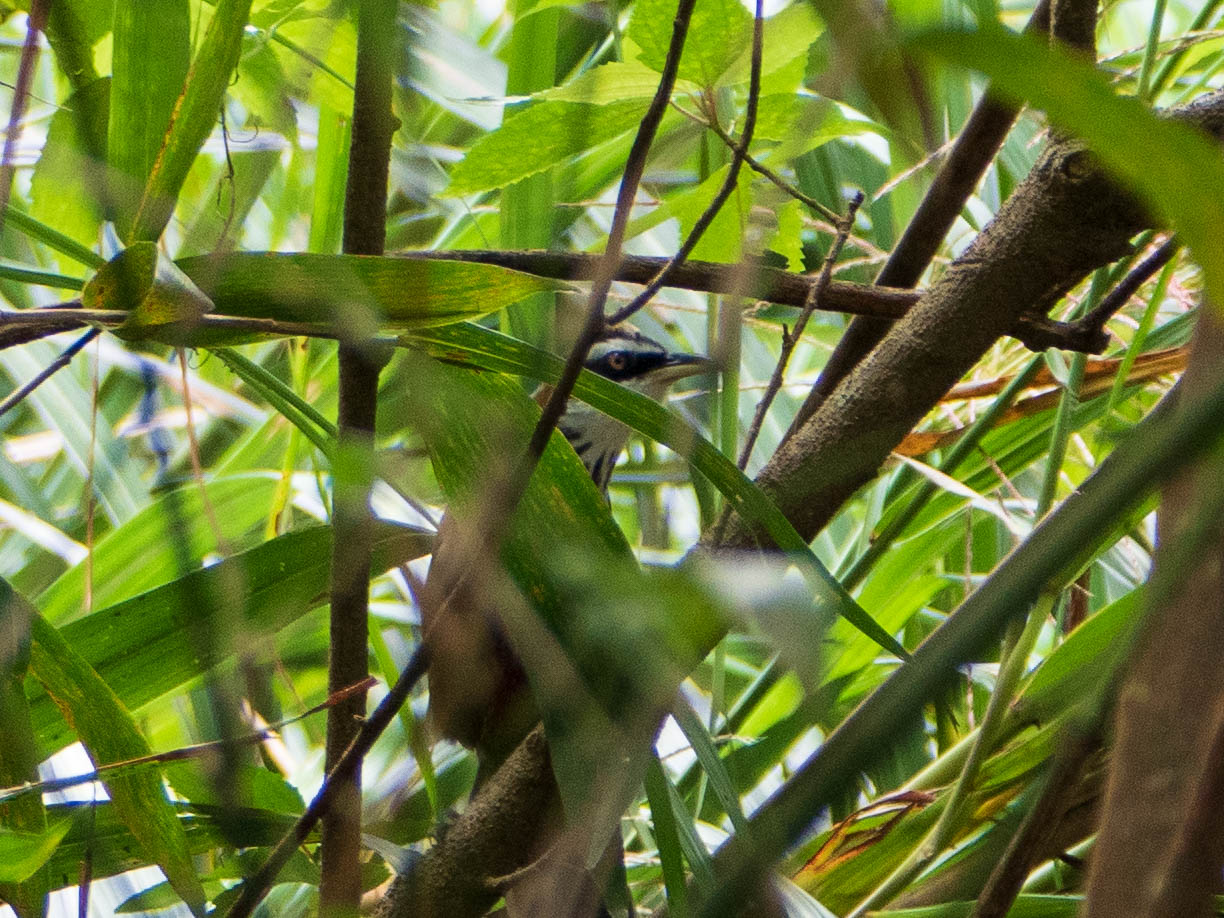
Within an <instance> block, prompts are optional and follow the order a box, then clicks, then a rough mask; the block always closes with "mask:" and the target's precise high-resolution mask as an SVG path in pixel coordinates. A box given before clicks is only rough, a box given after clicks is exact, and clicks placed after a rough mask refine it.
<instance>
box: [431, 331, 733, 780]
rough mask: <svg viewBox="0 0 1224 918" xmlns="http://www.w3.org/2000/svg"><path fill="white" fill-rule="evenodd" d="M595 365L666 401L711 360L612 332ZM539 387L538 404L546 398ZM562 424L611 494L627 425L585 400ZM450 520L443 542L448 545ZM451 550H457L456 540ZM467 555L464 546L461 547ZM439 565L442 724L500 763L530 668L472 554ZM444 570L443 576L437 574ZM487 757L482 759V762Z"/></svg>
mask: <svg viewBox="0 0 1224 918" xmlns="http://www.w3.org/2000/svg"><path fill="white" fill-rule="evenodd" d="M585 366H586V368H587V369H588V370H591V371H592V372H595V373H598V374H599V375H601V376H604V377H606V378H608V379H611V380H614V381H615V382H619V383H621V384H622V385H625V386H628V387H631V388H633V389H635V390H637V391H639V392H641V393H643V394H645V395H647V396H649V397H651V398H654V399H661V398H662V397H663V396H664V395H665V394H666V392H667V389H668V387H669V386H670V385H671V384H672V383H673V382H675V381H676V380H678V379H682V378H683V377H685V376H692V375H695V374H697V373H702V372H708V371H709V370H710V369H711V368H712V367H713V364H712V362H711V361H709V360H707V359H706V358H704V357H698V356H695V355H691V354H683V353H676V352H672V351H669V350H668V349H667V348H665V347H664V346H663V345H661V344H659V343H658V342H656V341H653V340H651V339H650V338H647V337H646V336H645V335H642V334H641V333H640V332H638V331H636V330H635V329H632V328H628V327H625V326H619V327H616V328H612V329H609V330H608V331H607V332H605V334H604V335H603V336H602V337H601V338H600V339H599V340H598V341H597V342H596V343H595V345H594V346H593V347H592V348H591V351H590V354H589V356H588V358H587V360H586V362H585ZM547 394H548V393H547V389H546V388H545V387H541V390H540V391H537V393H536V396H535V397H536V400H537V401H542V400H544V399H545V398H546V397H547ZM558 429H559V430H560V431H561V433H562V435H563V436H564V437H565V438H566V439H567V440H568V441H569V443H570V445H571V446H573V448H574V451H575V452H576V453H577V454H578V458H579V459H580V460H581V461H582V463H583V465H584V466H585V467H586V469H587V471H588V473H590V475H591V478H592V480H593V481H594V482H595V484H596V486H598V487H599V489H600V490H601V491H603V492H605V493H606V492H607V487H608V483H609V481H610V479H611V477H612V469H613V467H614V466H615V465H616V461H617V458H618V457H619V456H620V454H621V452H622V451H623V450H624V448H625V445H626V443H627V442H628V440H629V433H630V431H629V428H628V427H626V426H625V425H624V424H622V423H621V422H619V421H616V420H614V419H612V418H610V417H608V416H607V415H605V414H603V413H602V412H600V411H597V410H596V409H594V408H591V407H590V406H589V405H586V404H584V403H582V402H580V401H578V400H577V399H570V401H569V403H568V404H567V406H566V410H565V413H564V414H563V415H562V417H561V420H560V422H559V423H558ZM452 538H453V536H452V535H451V534H450V533H449V531H448V526H447V521H446V520H444V521H443V526H442V530H441V532H440V543H443V544H444V543H445V542H447V541H450V540H451V539H452ZM452 548H453V546H452ZM459 554H460V555H462V552H460V553H459ZM439 557H440V555H439V554H437V553H435V569H434V570H431V572H430V578H429V583H428V584H427V590H426V595H427V597H432V599H431V600H427V601H425V602H423V603H422V613H423V624H424V626H425V627H424V638H425V641H426V643H427V645H428V646H429V648H430V676H429V681H430V710H431V720H432V722H433V725H434V728H435V729H436V730H437V731H438V732H439V733H441V734H442V735H443V736H445V737H447V738H450V739H456V740H458V741H459V742H461V743H463V744H464V745H467V746H473V747H475V748H476V749H477V750H478V752H482V753H484V752H491V757H492V758H494V759H496V758H499V757H500V756H502V755H504V754H506V753H508V752H509V751H510V749H512V748H513V747H514V745H516V744H517V742H518V740H520V739H521V738H522V735H525V733H526V731H527V730H529V729H530V727H531V725H532V724H533V723H534V721H535V716H536V715H535V714H534V705H533V704H532V703H531V700H530V697H529V696H528V693H527V685H526V679H525V675H524V673H523V670H522V666H521V665H520V664H519V662H518V661H517V659H516V658H515V656H514V653H513V651H512V650H511V647H510V642H509V641H508V640H507V638H506V635H505V633H504V631H503V630H502V627H501V624H500V621H499V618H500V617H499V615H498V613H497V611H496V610H495V609H490V608H487V607H486V605H487V604H486V603H482V602H480V601H479V600H477V599H475V598H474V597H472V596H471V595H470V593H469V590H468V589H466V588H464V587H463V585H462V584H460V585H458V589H456V586H457V585H456V583H455V582H453V581H456V580H463V579H470V578H467V575H466V573H465V572H470V570H471V567H470V559H468V560H467V561H465V560H464V559H463V558H462V557H458V558H456V557H450V558H448V559H447V563H444V564H443V565H439V560H438V559H439ZM435 575H436V576H435ZM483 757H484V756H483V755H482V758H483Z"/></svg>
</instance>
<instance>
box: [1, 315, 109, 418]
mask: <svg viewBox="0 0 1224 918" xmlns="http://www.w3.org/2000/svg"><path fill="white" fill-rule="evenodd" d="M98 334H99V330H98V329H96V328H91V329H90V330H89V331H87V332H85V334H83V335H81V337H79V338H77V340H76V341H74V342H73V343H72V344H70V345H68V347H66V348H64V352H63V353H62V354H60V355H59V356H58V357H56V358H55V359H54V360H52V361H51V362H50V363H49V364H47V365H46V366H45V367H43V368H42V369H41V370H40V371H39V372H38V375H36V376H35V377H34V378H33V379H31V380H29V381H28V382H26V383H25V384H24V385H23V386H22V387H21V388H20V389H18V390H17V391H16V392H14V393H13V394H12V395H10V396H9V397H8V398H6V399H5V400H4V401H3V402H0V417H4V415H6V414H8V413H9V412H10V411H11V410H12V409H13V408H15V407H16V406H17V405H19V404H21V402H22V401H24V400H25V398H26V397H27V396H28V395H29V394H30V393H31V392H33V391H34V390H35V389H37V388H38V387H39V386H41V385H42V384H43V383H45V382H46V381H47V380H48V379H50V378H51V377H52V376H54V375H55V374H56V373H57V372H58V371H59V370H62V369H63V368H64V367H66V366H68V364H69V363H71V362H72V358H73V357H75V356H76V355H77V354H78V353H80V351H81V349H82V348H84V347H85V345H87V344H89V342H90V341H92V340H93V339H94V338H96V337H98Z"/></svg>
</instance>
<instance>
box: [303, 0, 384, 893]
mask: <svg viewBox="0 0 1224 918" xmlns="http://www.w3.org/2000/svg"><path fill="white" fill-rule="evenodd" d="M396 10H397V3H396V0H361V3H360V5H359V7H358V12H357V80H356V88H355V91H354V94H353V122H352V131H353V134H352V138H353V139H352V146H351V148H350V152H349V173H348V183H347V185H346V187H345V196H344V243H343V245H344V251H345V252H346V253H349V254H360V255H381V254H382V253H383V250H384V247H385V245H386V219H387V218H386V214H387V176H388V171H389V163H390V157H391V135H392V134H393V133H394V132H395V128H396V126H397V125H396V120H395V116H394V115H393V114H392V112H391V86H392V83H391V81H392V77H393V75H394V50H395V37H396V35H397V28H396ZM338 318H340V319H342V318H343V317H338ZM353 319H354V321H352V322H351V323H350V325H357V326H359V327H358V328H356V329H354V331H355V332H356V334H354V337H353V338H352V339H350V340H348V341H342V342H341V344H340V364H339V377H340V405H339V409H338V412H337V422H338V423H337V426H338V428H339V444H338V449H337V453H336V464H335V468H334V469H333V476H334V482H335V483H334V491H333V504H334V512H333V517H332V528H333V531H334V538H333V542H332V559H331V628H330V630H331V653H330V658H329V660H328V673H327V685H328V691H329V692H336V691H339V690H340V689H343V688H346V687H348V686H351V685H353V684H354V683H357V682H361V681H362V680H363V679H365V678H366V676H367V674H368V672H369V650H368V619H367V616H368V608H369V584H370V552H371V548H372V545H371V536H372V530H371V525H370V523H371V520H370V509H369V502H370V488H371V485H372V482H373V448H374V418H375V414H376V411H377V404H378V403H377V396H378V374H379V370H380V369H381V367H382V363H383V359H382V358H380V356H379V355H376V354H375V353H373V351H372V349H371V348H369V347H368V346H364V345H363V344H362V343H361V342H360V341H359V340H358V335H359V334H360V331H361V329H360V326H362V325H368V326H369V327H370V329H371V330H372V328H373V326H372V323H368V322H366V321H363V320H364V319H365V317H364V316H361V315H356V316H354V317H353ZM365 705H366V699H365V693H364V692H357V693H354V694H353V695H352V696H351V697H349V698H347V699H346V700H345V701H343V702H341V703H339V704H337V705H335V706H333V707H331V708H329V709H328V712H327V745H326V760H325V763H326V764H325V768H326V770H327V771H328V772H329V773H330V772H331V771H332V770H333V769H334V768H335V766H336V763H337V762H338V761H339V760H340V757H341V756H342V755H343V754H344V751H345V749H346V748H348V746H349V744H350V743H351V742H352V741H353V739H354V738H355V737H356V736H357V732H358V730H359V729H360V727H361V719H362V717H364V715H365ZM322 832H323V836H322V854H323V857H322V861H323V863H322V876H321V880H320V883H319V902H320V912H321V914H323V915H327V916H333V915H343V916H348V915H356V914H357V913H358V907H359V904H360V901H361V864H360V860H359V855H360V851H361V768H360V765H358V766H357V767H356V768H355V769H353V773H352V774H351V775H349V776H347V778H346V779H345V781H344V782H343V785H342V786H341V787H339V788H337V793H336V796H335V798H334V800H333V802H332V805H331V808H330V809H329V810H328V811H327V812H326V814H325V815H324V816H323V827H322Z"/></svg>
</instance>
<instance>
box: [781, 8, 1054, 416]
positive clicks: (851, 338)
mask: <svg viewBox="0 0 1224 918" xmlns="http://www.w3.org/2000/svg"><path fill="white" fill-rule="evenodd" d="M1049 27H1050V3H1049V0H1041V2H1040V3H1038V4H1037V7H1036V9H1034V10H1033V15H1032V16H1031V17H1030V18H1029V22H1028V25H1027V26H1026V27H1025V31H1028V32H1044V31H1046V30H1047V29H1049ZM1019 114H1020V106H1018V105H1017V104H1015V103H1014V102H1005V101H1002V100H1000V99H997V98H995V97H994V96H993V95H991V94H990V92H989V90H987V92H986V94H985V95H984V96H982V98H981V100H980V101H979V102H978V104H977V106H976V107H975V108H974V110H973V114H971V115H970V116H969V120H968V121H966V122H965V127H964V128H963V129H962V130H961V132H960V135H959V136H958V137H957V138H956V142H955V143H953V144H952V149H951V150H950V151H949V152H948V158H947V159H946V160H945V161H944V164H943V167H942V168H941V169H940V170H939V174H938V175H936V176H935V180H934V181H933V182H931V187H930V188H928V189H927V193H926V194H925V195H924V196H923V198H922V203H921V204H919V205H918V210H917V211H916V212H915V213H914V217H913V219H912V220H910V222H909V225H908V226H907V227H906V228H905V232H904V233H903V234H902V235H901V238H900V239H899V240H898V241H897V246H896V248H894V249H893V251H892V253H891V254H890V255H889V256H888V261H887V263H886V264H885V265H884V267H883V268H882V269H881V270H880V274H879V276H878V277H877V278H876V283H877V284H879V285H881V286H887V287H906V288H908V287H913V286H916V285H917V283H918V280H919V278H921V277H922V273H923V272H924V271H925V270H926V269H927V267H928V266H929V265H930V264H931V260H932V259H933V258H934V257H935V253H936V252H937V251H938V250H939V246H940V245H941V244H942V243H943V240H944V237H945V236H947V235H948V230H950V229H951V228H952V224H953V223H955V222H956V218H957V217H958V216H959V215H960V212H961V210H962V208H964V206H965V202H966V201H967V200H969V195H971V194H972V193H973V189H974V188H976V187H977V184H978V182H979V181H981V179H982V176H983V175H984V174H985V172H986V167H987V166H989V165H990V163H991V161H992V160H993V159H994V158H995V154H996V153H998V151H999V147H1001V146H1002V145H1003V141H1004V139H1005V138H1006V137H1007V133H1008V131H1010V130H1011V127H1012V124H1014V123H1015V121H1016V116H1017V115H1019ZM891 324H892V323H890V322H881V321H878V320H874V319H870V318H862V319H855V320H854V321H853V322H851V323H850V327H849V328H848V329H846V333H845V334H844V335H843V336H842V339H841V341H839V342H838V344H837V347H836V348H834V349H833V353H832V354H830V355H829V360H828V362H827V363H826V364H825V368H824V371H823V372H822V373H821V374H820V379H818V380H817V381H816V385H815V386H813V387H812V391H811V392H810V393H808V397H807V399H806V400H805V401H804V403H803V405H802V406H801V407H800V408H799V413H798V414H797V415H796V416H795V421H794V423H793V424H792V425H791V428H790V430H789V431H787V437H790V436H791V435H792V434H794V432H795V431H796V430H797V429H798V427H799V425H800V424H802V423H803V422H804V421H806V420H807V419H808V418H810V417H811V416H812V415H813V414H814V413H815V412H816V409H817V408H819V407H820V405H821V404H822V403H823V402H824V400H825V399H826V398H828V396H829V393H830V392H832V391H833V389H834V388H835V387H836V386H837V384H838V383H839V382H841V381H842V380H843V379H844V378H845V377H846V374H847V373H849V372H850V371H851V370H852V369H854V367H855V366H857V365H858V362H859V361H860V360H862V359H863V357H865V356H866V355H867V353H868V352H869V351H870V350H871V349H872V348H873V347H875V346H876V344H877V343H879V341H880V339H881V338H883V337H884V335H885V333H886V332H887V331H888V329H889V327H890V326H891Z"/></svg>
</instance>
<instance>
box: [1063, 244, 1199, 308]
mask: <svg viewBox="0 0 1224 918" xmlns="http://www.w3.org/2000/svg"><path fill="white" fill-rule="evenodd" d="M1180 248H1181V242H1180V241H1179V240H1178V239H1177V237H1176V236H1170V237H1169V238H1168V239H1166V240H1165V241H1164V242H1163V243H1161V245H1160V246H1159V247H1158V248H1156V250H1155V251H1153V252H1152V253H1151V254H1150V255H1148V257H1147V258H1145V259H1143V261H1141V262H1139V264H1137V265H1135V267H1133V268H1131V270H1130V273H1129V274H1127V275H1126V277H1124V278H1123V279H1122V280H1121V282H1120V283H1119V284H1118V286H1116V287H1114V288H1113V290H1111V291H1109V293H1108V294H1106V295H1105V297H1104V298H1102V300H1101V302H1100V303H1098V304H1097V305H1096V308H1095V309H1093V310H1092V311H1091V312H1089V313H1088V314H1086V315H1085V316H1084V317H1083V318H1082V319H1079V320H1078V321H1076V322H1073V323H1071V324H1073V325H1075V326H1079V327H1083V328H1085V329H1094V330H1100V329H1103V328H1104V327H1105V323H1106V322H1108V321H1109V320H1110V319H1111V318H1113V315H1114V313H1116V312H1117V311H1118V310H1119V309H1121V308H1122V307H1123V306H1125V305H1126V304H1127V302H1128V301H1129V300H1130V298H1131V297H1132V296H1134V295H1135V292H1136V291H1137V290H1138V289H1139V288H1140V287H1142V286H1143V284H1144V282H1145V281H1147V280H1148V278H1150V277H1151V276H1152V275H1153V274H1155V273H1156V272H1157V271H1159V270H1160V269H1161V268H1163V267H1164V266H1165V265H1166V264H1168V263H1169V261H1170V260H1171V259H1172V258H1173V256H1174V255H1176V254H1177V250H1178V249H1180Z"/></svg>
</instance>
